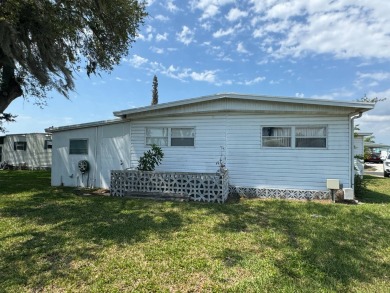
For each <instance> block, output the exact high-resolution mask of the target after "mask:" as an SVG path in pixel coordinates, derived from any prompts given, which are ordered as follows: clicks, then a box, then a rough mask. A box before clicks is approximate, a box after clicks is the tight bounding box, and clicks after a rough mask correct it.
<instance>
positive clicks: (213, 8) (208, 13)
mask: <svg viewBox="0 0 390 293" xmlns="http://www.w3.org/2000/svg"><path fill="white" fill-rule="evenodd" d="M234 1H235V0H193V1H191V2H190V5H191V7H192V9H199V10H202V16H201V19H207V18H212V17H214V16H216V15H217V14H219V12H220V8H221V7H223V6H225V5H227V4H230V3H234Z"/></svg>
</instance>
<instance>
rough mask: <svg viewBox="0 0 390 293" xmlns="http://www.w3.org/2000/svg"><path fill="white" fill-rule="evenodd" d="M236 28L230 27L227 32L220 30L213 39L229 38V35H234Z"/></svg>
mask: <svg viewBox="0 0 390 293" xmlns="http://www.w3.org/2000/svg"><path fill="white" fill-rule="evenodd" d="M234 31H235V30H234V28H232V27H230V28H228V29H227V30H223V29H219V30H218V31H216V32H215V33H213V37H214V38H221V37H225V36H228V35H231V34H233V33H234Z"/></svg>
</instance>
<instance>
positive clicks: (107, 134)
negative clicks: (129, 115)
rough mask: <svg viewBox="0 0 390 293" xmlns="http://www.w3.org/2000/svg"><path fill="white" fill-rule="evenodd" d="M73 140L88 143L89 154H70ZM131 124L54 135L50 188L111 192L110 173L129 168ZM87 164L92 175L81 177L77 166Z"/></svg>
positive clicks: (111, 125) (97, 127)
mask: <svg viewBox="0 0 390 293" xmlns="http://www.w3.org/2000/svg"><path fill="white" fill-rule="evenodd" d="M71 139H87V140H88V154H77V155H70V154H69V141H70V140H71ZM130 149H131V143H130V126H129V123H119V124H117V123H115V124H107V125H101V126H95V127H87V128H81V129H74V130H68V131H66V132H56V133H53V165H54V166H56V168H53V169H52V177H51V184H52V185H54V186H58V185H65V186H82V187H103V188H108V187H109V182H110V170H113V169H122V168H124V166H128V165H130ZM81 160H87V161H88V163H89V171H88V172H87V173H85V174H81V172H80V170H79V169H78V163H79V162H80V161H81Z"/></svg>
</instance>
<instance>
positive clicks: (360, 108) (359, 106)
mask: <svg viewBox="0 0 390 293" xmlns="http://www.w3.org/2000/svg"><path fill="white" fill-rule="evenodd" d="M221 99H233V100H238V101H239V100H242V101H245V100H246V101H265V102H278V103H290V104H305V105H319V106H333V107H344V108H352V109H354V111H355V112H365V111H368V110H370V109H372V108H374V105H375V104H374V103H365V102H340V101H333V100H322V99H309V98H296V97H276V96H261V95H247V94H237V93H221V94H215V95H209V96H202V97H197V98H191V99H185V100H178V101H174V102H168V103H162V104H157V105H150V106H146V107H139V108H134V109H128V110H122V111H115V112H114V115H115V116H117V117H120V118H122V119H118V118H117V119H113V120H103V121H96V122H90V123H82V124H74V125H68V126H60V127H53V126H52V127H49V128H46V129H45V131H46V132H48V133H53V132H60V131H67V130H73V129H81V128H88V127H97V126H102V125H107V124H115V123H121V122H124V121H126V120H124V118H128V117H127V116H128V115H129V116H131V115H133V114H140V113H148V112H149V113H151V112H154V111H156V110H162V109H169V108H175V107H179V106H187V105H192V104H199V103H204V102H210V101H217V100H221Z"/></svg>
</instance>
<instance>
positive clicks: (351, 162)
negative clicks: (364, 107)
mask: <svg viewBox="0 0 390 293" xmlns="http://www.w3.org/2000/svg"><path fill="white" fill-rule="evenodd" d="M362 115H363V112H362V111H360V112H358V113H356V112H355V113H352V114H350V115H349V117H348V118H349V119H350V136H349V141H350V144H349V152H350V153H349V166H350V168H351V169H350V172H351V173H350V175H351V176H350V180H351V188H352V189H353V190H355V164H354V159H355V158H354V154H353V153H354V152H353V147H354V145H353V140H354V137H355V136H354V124H355V123H354V120H355V119H358V118H360V117H362Z"/></svg>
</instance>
